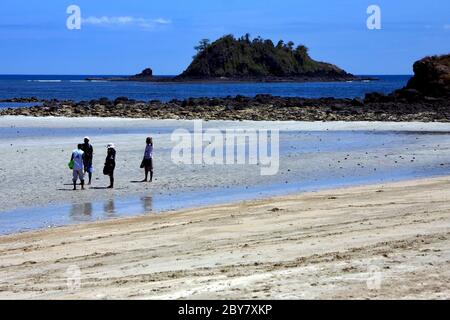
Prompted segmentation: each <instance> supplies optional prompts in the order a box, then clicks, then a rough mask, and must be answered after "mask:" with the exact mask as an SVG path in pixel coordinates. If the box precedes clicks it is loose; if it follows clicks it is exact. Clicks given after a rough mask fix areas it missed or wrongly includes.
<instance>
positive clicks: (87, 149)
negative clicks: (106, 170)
mask: <svg viewBox="0 0 450 320" xmlns="http://www.w3.org/2000/svg"><path fill="white" fill-rule="evenodd" d="M90 140H91V139H90V138H89V137H85V138H84V144H83V149H82V150H83V151H84V173H87V174H88V177H89V182H88V186H90V185H91V181H92V172H93V171H94V167H93V166H92V161H93V159H94V148H93V147H92V145H91V144H90V143H89V142H90Z"/></svg>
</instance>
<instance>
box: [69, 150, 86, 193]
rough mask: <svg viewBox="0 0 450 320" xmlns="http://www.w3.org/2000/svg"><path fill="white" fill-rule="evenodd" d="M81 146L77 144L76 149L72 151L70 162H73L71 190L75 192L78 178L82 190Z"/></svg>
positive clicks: (82, 164)
mask: <svg viewBox="0 0 450 320" xmlns="http://www.w3.org/2000/svg"><path fill="white" fill-rule="evenodd" d="M82 148H83V145H81V144H79V145H78V147H77V149H75V150H73V151H72V157H71V158H70V161H73V169H72V171H73V179H72V181H73V190H77V181H78V178H79V179H80V181H81V190H84V152H83V150H81V149H82Z"/></svg>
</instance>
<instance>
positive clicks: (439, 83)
mask: <svg viewBox="0 0 450 320" xmlns="http://www.w3.org/2000/svg"><path fill="white" fill-rule="evenodd" d="M144 71H145V70H144ZM414 73H415V75H414V77H412V78H411V80H410V81H409V82H408V84H407V86H406V87H404V88H402V89H400V90H397V91H395V92H393V93H391V94H389V95H383V94H380V93H370V94H367V95H366V96H365V98H364V99H358V98H355V99H335V98H321V99H306V98H287V97H275V96H271V95H257V96H256V97H244V96H236V97H231V96H229V97H226V98H190V99H186V100H172V101H169V102H161V101H157V100H154V101H136V100H130V99H128V98H126V97H121V98H117V99H115V100H114V101H112V100H109V99H107V98H101V99H99V100H91V101H80V102H74V101H58V100H39V99H36V98H24V99H20V98H15V99H10V100H9V101H4V102H40V103H41V104H42V105H41V106H34V107H23V108H8V109H0V116H5V115H14V116H34V117H48V116H54V117H120V118H150V119H185V120H192V119H204V120H237V121H242V120H253V121H292V120H295V121H397V122H398V121H420V122H450V55H443V56H434V57H426V58H424V59H422V60H420V61H417V62H416V63H415V64H414ZM142 75H144V77H145V76H150V75H151V69H146V71H145V72H143V73H141V74H140V75H136V77H143V76H142Z"/></svg>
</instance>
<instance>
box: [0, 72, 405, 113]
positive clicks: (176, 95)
mask: <svg viewBox="0 0 450 320" xmlns="http://www.w3.org/2000/svg"><path fill="white" fill-rule="evenodd" d="M88 77H100V76H95V75H76V76H71V75H64V76H61V75H54V76H51V75H0V100H2V99H10V98H25V97H37V98H40V99H60V100H63V99H69V100H74V101H81V100H92V99H98V98H101V97H106V98H109V99H115V98H117V97H120V96H125V97H128V98H130V99H136V100H145V101H149V100H160V101H170V100H172V99H179V100H182V99H186V98H189V97H226V96H236V95H243V96H248V97H254V96H255V95H257V94H272V95H275V96H283V97H305V98H321V97H334V98H356V97H360V98H363V97H364V95H365V94H366V93H368V92H383V93H390V92H392V91H394V90H396V89H399V88H402V87H403V86H405V85H406V83H407V82H408V80H409V79H410V78H411V76H410V75H389V76H383V75H370V77H375V78H378V79H379V80H377V81H363V82H359V81H356V82H308V83H142V82H103V81H95V82H92V81H86V80H85V79H86V78H88ZM103 77H109V76H103ZM12 106H22V105H16V104H9V105H8V104H5V103H1V104H0V108H1V107H3V108H5V107H12Z"/></svg>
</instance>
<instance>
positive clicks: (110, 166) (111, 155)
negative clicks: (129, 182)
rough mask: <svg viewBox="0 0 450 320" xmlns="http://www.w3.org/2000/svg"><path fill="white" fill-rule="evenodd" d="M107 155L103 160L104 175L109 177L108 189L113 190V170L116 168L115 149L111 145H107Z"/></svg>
mask: <svg viewBox="0 0 450 320" xmlns="http://www.w3.org/2000/svg"><path fill="white" fill-rule="evenodd" d="M107 148H108V154H107V155H106V160H105V169H104V170H103V171H104V174H105V175H108V176H109V181H110V185H109V187H108V189H113V188H114V169H115V168H116V147H115V146H114V144H113V143H110V144H108V147H107Z"/></svg>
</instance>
